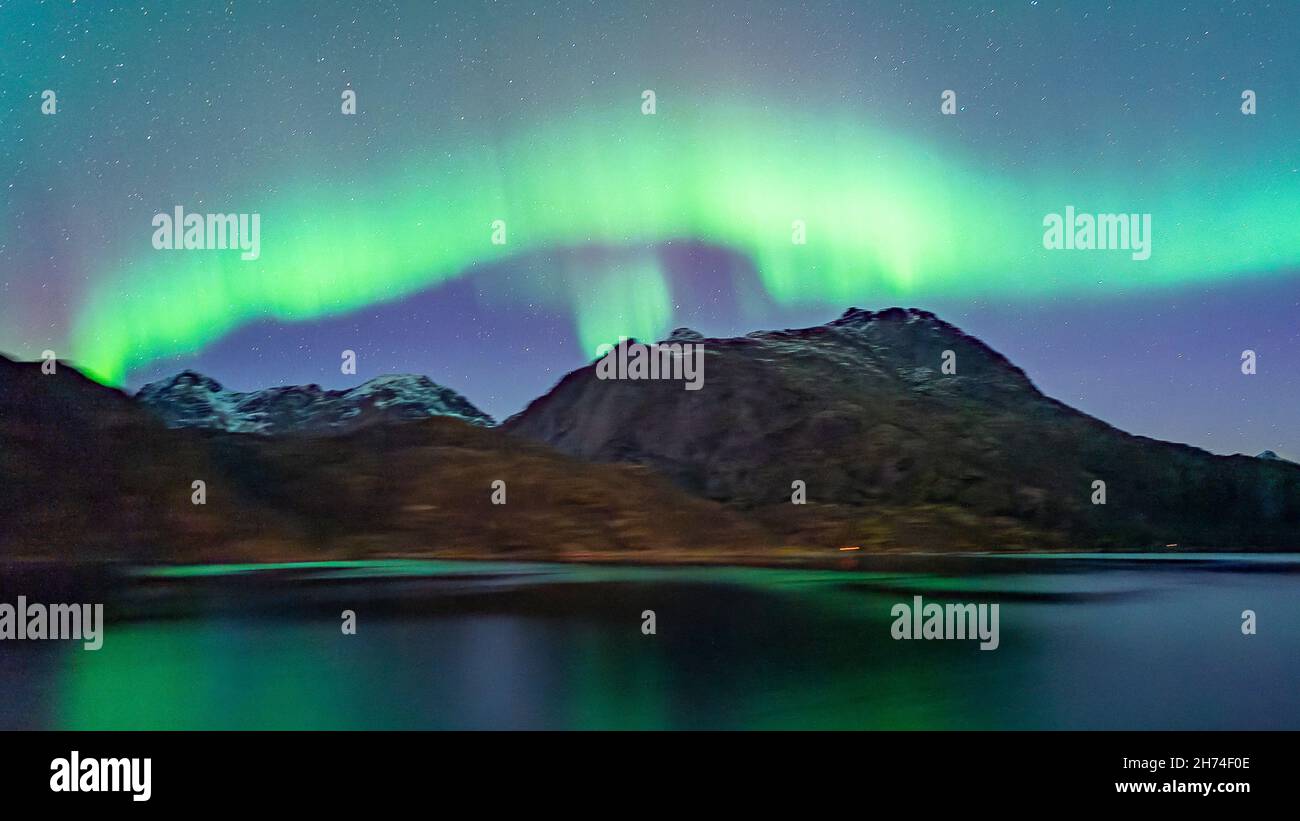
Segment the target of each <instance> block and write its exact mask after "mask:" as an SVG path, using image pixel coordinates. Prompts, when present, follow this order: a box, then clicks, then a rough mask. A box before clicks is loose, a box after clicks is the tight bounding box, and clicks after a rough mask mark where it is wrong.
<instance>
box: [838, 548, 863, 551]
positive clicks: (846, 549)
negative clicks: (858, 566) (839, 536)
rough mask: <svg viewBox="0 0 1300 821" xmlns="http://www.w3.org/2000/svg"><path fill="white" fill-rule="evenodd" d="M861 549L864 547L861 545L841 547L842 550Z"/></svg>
mask: <svg viewBox="0 0 1300 821" xmlns="http://www.w3.org/2000/svg"><path fill="white" fill-rule="evenodd" d="M861 549H862V548H861V547H841V548H840V550H841V551H845V550H861Z"/></svg>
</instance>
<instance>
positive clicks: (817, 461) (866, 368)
mask: <svg viewBox="0 0 1300 821" xmlns="http://www.w3.org/2000/svg"><path fill="white" fill-rule="evenodd" d="M702 344H703V345H704V349H705V352H706V353H705V360H704V361H705V368H704V387H703V389H702V390H699V391H685V390H683V389H682V386H681V384H680V383H674V382H671V381H648V380H647V381H636V380H601V379H598V378H597V377H596V374H595V365H594V363H593V364H592V365H588V366H587V367H584V368H581V369H579V370H577V371H575V372H573V373H571V374H569V375H568V376H566V377H565V378H564V379H562V380H561V381H560V383H559V384H558V385H556V387H555V388H554V389H553V390H551V391H550V392H549V393H547V394H546V395H544V396H542V397H540V398H539V399H537V400H536V401H534V402H533V403H531V404H530V405H529V406H528V407H527V408H526V409H525V410H524V411H523V412H521V413H519V414H517V415H515V416H513V417H511V418H510V419H508V420H506V422H505V423H504V425H503V427H504V428H505V429H506V430H508V431H509V432H511V433H513V434H515V435H519V436H524V437H527V438H531V439H535V440H537V441H541V442H545V443H547V444H550V445H552V446H553V447H556V448H557V449H559V450H561V451H562V452H564V453H567V454H569V455H572V456H577V457H581V458H584V459H588V460H593V461H609V462H633V463H637V464H643V465H646V466H647V467H650V468H651V469H653V470H655V471H656V472H658V473H661V474H663V475H665V476H668V477H669V478H671V479H672V480H673V481H674V482H675V483H677V484H678V485H679V486H681V487H683V488H685V489H687V490H689V491H691V492H692V493H695V494H698V495H701V496H705V497H707V498H710V499H715V500H718V501H722V502H725V503H727V504H728V505H731V506H733V507H737V508H740V509H743V510H746V511H748V512H750V513H751V514H752V515H755V516H756V517H757V518H759V519H760V520H761V521H763V522H764V523H765V524H767V525H768V526H770V527H772V528H773V529H774V530H776V531H777V532H779V533H781V534H782V535H783V537H785V538H787V539H792V540H794V541H796V542H802V541H806V540H815V541H819V542H821V541H826V540H829V541H839V542H842V543H845V544H858V543H864V544H865V545H876V546H880V547H903V546H907V545H909V544H910V545H912V546H917V547H922V546H928V547H935V548H945V549H948V548H953V549H961V548H971V547H980V548H986V549H998V548H1005V547H1045V548H1072V549H1087V548H1152V547H1158V546H1163V545H1166V544H1179V545H1182V546H1196V547H1207V548H1209V547H1214V548H1286V547H1292V548H1294V547H1295V546H1296V545H1300V468H1297V467H1296V466H1294V465H1289V464H1287V463H1284V462H1281V461H1268V460H1258V459H1252V458H1250V457H1244V456H1215V455H1212V454H1210V453H1208V452H1206V451H1203V450H1200V449H1197V448H1193V447H1190V446H1186V445H1179V444H1173V443H1168V442H1161V441H1157V440H1153V439H1149V438H1146V437H1140V436H1133V435H1130V434H1127V433H1124V432H1122V431H1120V430H1118V429H1116V428H1114V427H1112V426H1110V425H1108V424H1106V423H1104V422H1102V421H1100V420H1098V419H1095V418H1093V417H1091V416H1088V415H1087V414H1084V413H1081V412H1079V411H1076V410H1074V409H1072V408H1070V407H1069V406H1067V405H1065V404H1063V403H1061V402H1059V401H1057V400H1055V399H1051V398H1049V397H1047V396H1044V395H1043V394H1042V393H1041V392H1040V391H1039V390H1038V389H1037V388H1036V387H1035V386H1034V385H1033V383H1032V382H1031V381H1030V379H1029V378H1028V376H1026V374H1025V373H1024V372H1023V371H1022V370H1021V369H1019V368H1017V367H1016V366H1014V365H1013V364H1011V363H1010V362H1009V361H1008V360H1007V359H1006V358H1005V357H1004V356H1002V355H1001V354H999V353H997V352H996V351H994V350H993V349H992V348H990V347H989V346H987V345H985V344H984V343H983V342H981V341H980V340H978V339H976V338H974V337H972V336H970V335H968V334H965V333H963V332H962V331H960V330H959V329H958V328H956V327H954V326H953V325H951V324H949V323H947V322H944V321H942V320H940V319H939V318H937V317H936V316H934V314H931V313H929V312H927V311H920V310H915V309H901V308H891V309H889V310H885V311H879V312H872V311H863V310H860V309H857V308H851V309H849V310H848V311H846V312H845V313H844V315H843V316H841V317H840V318H839V319H836V320H834V321H833V322H830V323H827V324H826V325H819V326H815V327H812V328H803V329H795V330H784V331H764V332H756V333H751V334H748V335H746V336H744V337H737V338H728V339H703V340H702ZM945 352H951V354H952V356H954V357H955V359H954V360H953V361H954V364H955V373H951V374H946V373H944V372H943V362H944V358H945ZM796 480H798V481H803V482H804V483H805V484H806V487H807V500H808V504H807V505H794V504H791V494H792V489H791V486H792V483H793V482H795V481H796ZM1096 481H1101V482H1104V483H1105V503H1104V504H1094V503H1093V498H1094V494H1095V492H1096V489H1095V488H1094V485H1093V483H1094V482H1096Z"/></svg>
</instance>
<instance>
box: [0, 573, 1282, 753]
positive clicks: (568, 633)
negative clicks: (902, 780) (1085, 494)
mask: <svg viewBox="0 0 1300 821" xmlns="http://www.w3.org/2000/svg"><path fill="white" fill-rule="evenodd" d="M1298 593H1300V556H1296V555H1286V556H1279V555H1268V556H1258V555H1239V554H1220V555H1203V556H1192V555H1162V556H1154V557H1147V556H1138V555H1127V556H1115V555H1109V556H1099V555H1075V556H1013V557H1007V556H998V557H993V556H977V557H965V558H940V557H896V558H888V559H880V558H873V559H862V560H854V561H852V562H851V564H850V565H849V566H847V567H843V568H840V569H826V570H785V569H760V568H717V567H713V568H705V567H677V568H663V567H623V566H619V567H612V566H590V565H557V564H510V563H500V562H479V563H471V562H442V561H437V562H413V561H384V562H348V563H317V564H306V565H275V566H268V565H241V566H221V567H193V568H175V567H171V568H155V569H138V570H136V571H133V572H131V573H130V574H125V575H123V576H120V577H115V579H114V581H113V582H112V584H111V585H109V587H108V588H105V592H104V595H105V597H106V598H107V599H108V608H109V611H110V613H111V616H110V618H109V622H108V625H107V627H106V630H105V639H104V646H103V649H101V650H99V651H95V652H88V651H84V650H82V649H81V644H80V643H78V642H53V641H23V642H19V641H4V642H0V687H3V691H4V692H5V694H6V697H5V698H4V699H3V700H0V726H2V727H5V728H15V727H19V728H29V727H38V728H66V729H152V728H170V729H178V728H194V729H206V728H212V729H217V728H219V729H255V728H283V729H302V728H354V729H371V728H373V729H392V728H455V729H462V728H884V729H909V728H935V729H947V728H952V729H979V728H988V729H998V728H1005V729H1056V728H1062V729H1065V728H1083V729H1102V728H1151V729H1163V728H1169V729H1180V728H1243V729H1245V728H1288V729H1300V595H1298ZM63 595H64V596H65V598H64V599H63V600H75V599H69V598H66V596H67V595H68V592H67V589H66V588H65V589H64V591H63ZM916 595H921V596H923V597H924V599H925V601H927V602H931V601H932V602H937V603H949V602H961V603H965V602H971V603H990V604H991V603H997V604H999V607H1000V619H999V626H1000V646H999V647H998V648H997V649H996V650H991V651H982V650H980V649H979V646H978V642H976V641H960V640H951V641H939V640H929V641H926V640H912V641H906V640H895V639H893V638H892V637H891V635H890V625H891V624H892V622H893V618H892V617H891V615H890V609H891V607H892V606H893V605H894V604H896V603H899V602H904V603H909V604H910V603H911V602H912V599H913V596H916ZM10 598H12V596H11V597H10ZM6 600H9V599H6ZM343 610H353V611H355V613H356V616H357V633H356V635H350V636H349V635H343V634H342V632H341V630H340V625H341V613H342V611H343ZM645 610H654V611H655V617H656V634H655V635H644V634H643V633H642V629H641V626H642V613H643V611H645ZM1244 610H1253V611H1255V613H1256V614H1257V620H1258V632H1257V634H1256V635H1243V633H1242V629H1241V625H1242V611H1244Z"/></svg>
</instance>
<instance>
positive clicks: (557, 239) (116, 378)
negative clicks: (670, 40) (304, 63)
mask: <svg viewBox="0 0 1300 821" xmlns="http://www.w3.org/2000/svg"><path fill="white" fill-rule="evenodd" d="M936 116H937V115H936ZM858 120H860V118H857V119H855V118H854V117H852V116H850V115H847V114H842V115H824V114H823V115H818V116H815V117H813V116H806V115H800V114H796V113H794V112H788V111H787V112H780V113H775V112H772V111H767V110H764V109H763V108H762V107H759V106H754V105H736V104H728V105H713V106H702V107H700V108H698V109H692V110H689V111H685V112H682V111H676V112H666V111H661V112H660V113H658V114H655V115H649V116H647V115H642V114H641V113H640V111H639V110H638V109H636V108H635V107H633V108H632V109H631V110H630V111H628V110H620V111H618V112H617V113H610V112H609V111H605V112H604V113H603V114H602V115H596V114H592V115H589V116H586V117H576V118H574V119H573V120H571V121H569V122H567V123H565V124H563V125H550V126H545V127H540V128H537V129H535V130H529V131H527V132H526V133H521V134H518V135H516V136H514V137H512V138H509V139H506V140H503V141H501V142H500V143H498V144H496V145H492V146H485V145H484V144H482V143H479V144H477V145H468V146H465V147H464V148H462V149H461V150H448V151H442V150H439V151H437V152H435V151H433V150H432V149H430V150H429V152H428V153H427V155H425V156H419V155H416V156H411V157H409V158H407V160H406V161H403V162H399V163H395V164H394V166H393V167H392V168H391V171H390V173H389V174H388V175H387V176H385V177H383V178H379V177H374V178H371V179H370V180H369V182H368V184H366V185H364V186H360V187H357V186H345V185H341V184H330V183H325V182H321V180H320V177H319V175H318V174H317V175H313V174H312V173H311V169H310V168H308V167H306V164H305V165H304V168H303V169H302V170H301V171H300V172H297V173H295V172H285V173H284V174H283V176H284V177H286V179H284V180H282V184H281V185H279V186H277V189H276V190H278V191H279V192H280V194H279V195H278V196H277V197H275V198H274V200H273V201H267V202H265V203H258V204H256V207H251V206H254V205H255V204H253V203H248V205H249V206H250V207H247V208H234V207H230V206H227V207H222V208H215V209H213V208H211V207H209V208H207V209H199V208H195V207H192V206H191V205H190V204H187V203H178V204H182V205H186V207H187V209H189V210H195V211H197V210H218V211H227V212H229V211H236V210H240V211H244V210H247V211H256V212H257V213H260V214H261V227H262V237H261V248H262V252H261V256H260V258H258V259H256V260H250V261H244V260H241V259H240V256H239V254H238V252H236V251H194V252H189V253H180V252H176V251H157V250H154V249H152V248H151V247H150V246H149V245H148V244H147V243H148V238H149V237H150V236H151V231H152V229H151V228H149V226H148V225H142V226H141V230H140V242H139V247H140V248H141V249H142V250H141V251H139V252H138V253H136V254H134V255H133V258H132V259H131V261H130V263H129V264H126V265H123V266H121V267H120V268H119V269H118V270H114V271H110V272H107V274H106V275H104V276H94V277H91V278H90V279H91V289H90V292H89V294H88V295H87V296H86V297H85V299H84V300H83V301H82V302H81V304H80V306H79V309H78V310H77V311H76V314H75V324H74V328H73V333H72V339H71V346H72V351H71V353H72V358H73V359H74V360H75V361H76V362H77V364H78V365H79V367H82V368H83V369H85V370H86V371H87V372H88V373H89V374H91V375H92V376H94V377H95V378H97V379H99V380H101V381H103V382H106V383H111V384H121V383H122V382H123V381H124V380H125V377H126V375H127V373H128V372H129V371H130V370H132V369H133V368H136V367H140V366H143V365H146V364H148V363H150V362H152V361H155V360H157V359H160V358H163V357H168V356H174V355H179V354H186V353H193V352H197V351H199V350H201V349H202V348H203V347H204V346H205V345H207V344H209V343H212V342H214V341H216V340H218V339H220V338H221V337H222V336H223V335H225V334H227V333H229V332H231V331H233V330H234V329H236V328H238V327H240V326H241V325H243V324H245V323H248V322H250V321H254V320H261V319H266V318H274V319H278V320H285V321H300V320H311V319H314V318H319V317H326V316H331V315H339V314H343V313H347V312H350V311H354V310H357V309H359V308H362V307H364V306H367V305H372V304H376V303H383V302H390V301H394V300H399V299H402V298H404V297H406V296H408V295H411V294H413V293H416V292H418V291H421V290H424V289H428V288H430V287H433V286H437V285H439V284H440V283H444V282H447V281H449V280H451V279H454V278H456V277H459V276H463V275H465V274H466V273H467V272H469V271H471V270H472V269H473V267H474V266H481V265H484V264H492V263H498V262H502V261H504V260H508V259H510V258H514V257H520V256H523V255H527V254H535V253H538V252H545V251H546V250H548V249H557V248H569V247H581V246H587V245H593V246H595V245H599V246H613V247H619V246H626V247H629V248H633V249H644V250H643V251H638V253H637V254H636V255H635V259H636V260H637V261H636V262H635V264H630V265H619V266H614V267H613V268H612V269H605V270H598V269H595V268H593V270H590V271H576V272H575V271H559V272H556V271H550V272H547V271H541V272H533V274H531V275H530V276H529V277H527V278H525V279H526V281H525V283H524V284H523V286H522V292H520V293H516V294H512V295H511V297H510V298H512V299H529V300H533V301H538V302H540V303H541V304H544V305H547V306H549V307H555V308H560V309H564V310H567V311H570V312H571V314H572V316H573V317H574V321H575V325H576V328H577V331H578V338H579V341H580V342H581V344H582V345H583V347H584V349H585V350H586V351H588V352H590V353H591V354H592V355H594V352H595V348H596V347H597V346H598V345H599V344H600V343H601V342H605V341H609V340H612V339H613V338H615V337H617V336H619V335H628V336H636V337H640V338H643V339H644V338H660V337H661V336H662V335H663V334H664V333H666V332H667V330H668V329H670V328H671V326H672V321H673V308H672V304H673V300H672V293H671V288H670V284H669V282H668V281H667V279H666V277H665V273H664V271H663V269H662V266H661V265H660V263H659V260H658V257H657V255H656V253H655V250H654V246H656V245H658V244H661V243H666V242H671V241H674V240H692V241H701V242H706V243H711V244H716V245H717V246H720V247H724V248H728V249H731V250H733V251H736V252H738V253H741V254H743V255H745V256H746V257H747V258H748V259H750V260H751V261H752V263H753V265H754V267H755V269H756V271H757V272H758V276H759V278H760V283H761V285H762V287H763V288H764V290H765V291H766V293H767V294H768V295H769V296H770V297H771V298H772V299H774V300H775V301H777V302H778V303H780V304H783V305H810V306H812V305H826V306H836V307H839V308H842V307H843V306H845V305H848V304H854V303H857V304H873V305H883V304H885V303H891V304H892V303H895V302H908V303H921V302H924V301H925V300H927V299H932V298H935V297H939V296H944V297H951V296H958V297H960V296H989V297H994V298H999V299H1004V300H1014V299H1017V298H1027V297H1035V296H1042V295H1044V294H1065V295H1073V294H1081V295H1083V294H1088V293H1102V294H1107V295H1113V294H1115V293H1116V292H1122V291H1126V290H1129V289H1132V290H1143V289H1153V288H1162V287H1169V286H1177V285H1182V284H1185V283H1191V282H1197V281H1205V280H1212V279H1227V278H1229V277H1231V276H1233V275H1240V274H1255V275H1268V274H1280V273H1282V272H1285V271H1286V270H1287V269H1288V267H1291V268H1294V266H1295V265H1296V264H1297V263H1300V221H1297V220H1296V219H1295V215H1294V212H1293V211H1291V210H1288V207H1287V204H1288V203H1289V204H1292V205H1293V204H1294V203H1296V202H1300V174H1298V173H1296V169H1295V168H1294V167H1292V166H1293V164H1294V157H1293V156H1291V155H1290V154H1288V153H1287V152H1280V153H1274V154H1273V155H1272V157H1273V159H1272V160H1271V161H1270V162H1269V163H1268V164H1265V165H1260V164H1254V165H1248V164H1246V161H1245V160H1244V159H1234V158H1233V157H1230V156H1229V157H1225V158H1223V160H1222V161H1221V162H1215V163H1208V162H1201V163H1196V164H1188V166H1187V168H1186V169H1185V170H1184V169H1183V168H1178V169H1169V168H1148V169H1146V170H1144V171H1140V172H1139V173H1138V175H1137V176H1134V175H1133V174H1132V172H1131V171H1128V170H1127V169H1126V171H1125V173H1124V174H1123V175H1119V174H1114V173H1103V172H1107V171H1108V169H1099V172H1098V173H1096V174H1092V175H1083V176H1081V175H1079V174H1077V173H1075V172H1074V170H1072V169H1064V168H1061V167H1053V168H1050V169H1047V168H1040V169H1024V170H1023V171H1022V172H1019V173H1017V175H1016V177H1015V178H1011V177H1008V176H1006V175H1004V174H996V173H992V172H990V171H987V170H985V169H982V168H981V167H980V166H979V164H978V163H977V162H976V161H975V159H974V158H973V157H971V156H957V155H956V154H955V153H954V152H953V151H951V150H947V151H944V152H940V151H939V150H938V149H937V148H935V147H934V146H928V145H925V144H921V143H918V142H915V141H911V140H908V139H905V138H903V137H901V136H899V135H898V134H897V133H889V132H886V131H885V130H882V129H873V128H870V127H868V126H866V125H864V124H863V123H862V122H860V121H858ZM1208 150H1210V149H1209V148H1201V149H1199V151H1208ZM1067 205H1073V206H1075V208H1076V209H1077V210H1078V211H1080V212H1092V213H1111V212H1117V213H1136V212H1142V213H1150V214H1152V225H1153V228H1152V254H1151V258H1150V259H1149V260H1145V261H1139V260H1132V259H1131V258H1130V255H1129V254H1128V253H1127V252H1125V251H1095V252H1093V253H1090V254H1082V253H1079V252H1074V251H1065V250H1057V251H1051V250H1046V249H1044V248H1043V244H1042V236H1043V227H1042V224H1043V218H1044V215H1046V214H1048V213H1059V212H1062V211H1063V210H1064V208H1065V207H1066V206H1067ZM171 206H172V204H171V203H167V204H164V205H160V208H159V210H165V211H170V209H171ZM496 220H504V221H505V224H506V242H505V244H503V245H498V244H493V242H492V235H493V223H494V221H496ZM796 220H801V221H802V222H803V223H804V225H805V226H806V237H807V239H806V244H797V243H795V242H793V241H792V231H793V225H794V223H795V221H796Z"/></svg>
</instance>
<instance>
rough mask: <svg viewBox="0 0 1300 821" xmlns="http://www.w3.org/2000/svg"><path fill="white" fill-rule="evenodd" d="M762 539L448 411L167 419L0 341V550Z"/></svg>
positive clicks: (607, 471)
mask: <svg viewBox="0 0 1300 821" xmlns="http://www.w3.org/2000/svg"><path fill="white" fill-rule="evenodd" d="M363 387H365V386H363ZM372 387H375V386H372ZM378 387H379V388H380V390H376V391H375V392H374V393H375V394H379V393H382V392H383V391H382V388H383V386H382V385H380V386H378ZM200 389H201V390H204V391H207V390H208V389H207V387H206V386H205V387H201V388H200ZM358 390H360V389H358ZM209 392H211V393H215V391H209ZM196 480H199V481H202V482H204V489H205V493H206V499H205V501H206V503H205V504H202V505H196V504H194V503H193V493H194V490H193V482H194V481H196ZM496 480H503V481H505V482H506V504H504V505H494V504H492V499H491V495H492V483H493V482H495V481H496ZM774 548H775V543H774V541H773V540H772V539H771V537H770V536H769V535H768V534H767V533H765V532H764V531H763V530H762V529H761V528H760V527H758V526H757V525H755V524H753V523H751V522H749V521H748V520H746V519H745V518H744V517H743V516H742V515H741V514H739V513H737V512H735V511H731V510H729V509H727V508H725V507H723V506H721V505H719V504H717V503H714V502H710V501H707V500H703V499H697V498H693V497H691V496H689V495H687V494H685V493H683V492H682V491H680V490H678V489H677V488H675V487H673V486H672V485H671V484H669V483H668V482H667V481H665V480H663V479H661V478H659V477H656V476H653V475H652V474H650V473H649V472H648V471H646V470H644V469H643V468H638V467H634V466H626V465H586V464H584V463H581V462H578V461H576V460H574V459H571V458H569V457H566V456H563V455H561V454H559V453H557V452H555V451H554V450H552V449H550V448H548V447H545V446H542V445H537V444H532V443H529V442H525V441H522V440H518V439H515V438H512V437H509V436H506V435H504V434H503V433H501V432H500V431H499V430H497V429H495V428H488V427H484V426H483V425H481V424H474V423H472V422H467V421H464V420H463V419H461V418H458V417H457V416H435V417H431V418H425V419H422V420H416V421H411V422H409V423H407V424H401V425H368V426H365V427H361V428H359V429H357V430H354V431H352V432H350V433H344V434H340V435H337V436H331V437H306V436H285V437H262V436H243V435H235V434H230V433H226V432H224V431H222V430H203V429H193V428H176V429H173V428H168V427H167V426H166V425H165V424H164V423H163V421H162V420H160V419H159V418H158V417H156V416H155V415H154V413H153V412H152V411H151V410H149V409H147V408H146V406H145V405H144V404H143V403H140V402H137V401H133V400H132V399H131V398H130V397H128V396H126V395H125V394H123V393H121V392H120V391H117V390H113V389H111V388H106V387H104V386H102V385H99V384H96V383H94V382H92V381H90V380H88V379H86V378H85V377H84V376H82V375H81V374H80V373H78V372H77V371H76V370H75V369H73V368H72V367H70V366H68V365H67V364H66V363H60V364H59V366H58V369H57V371H56V373H54V374H51V375H45V374H43V373H42V372H41V370H40V365H39V363H18V362H12V361H10V360H8V359H6V358H4V357H2V356H0V558H6V559H15V558H24V559H58V560H75V561H85V560H103V559H111V560H130V561H168V562H177V561H181V562H216V561H289V560H303V559H342V558H369V557H411V556H419V557H463V558H491V557H510V558H526V559H536V560H541V559H551V560H558V559H579V558H616V559H639V560H654V559H656V558H665V557H668V558H678V559H680V558H683V557H686V558H690V557H696V558H698V559H699V560H708V561H719V560H721V559H720V558H719V557H724V556H727V555H732V554H736V555H738V552H740V551H744V552H749V553H750V554H752V553H754V552H759V553H762V552H765V551H770V550H772V549H774Z"/></svg>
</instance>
